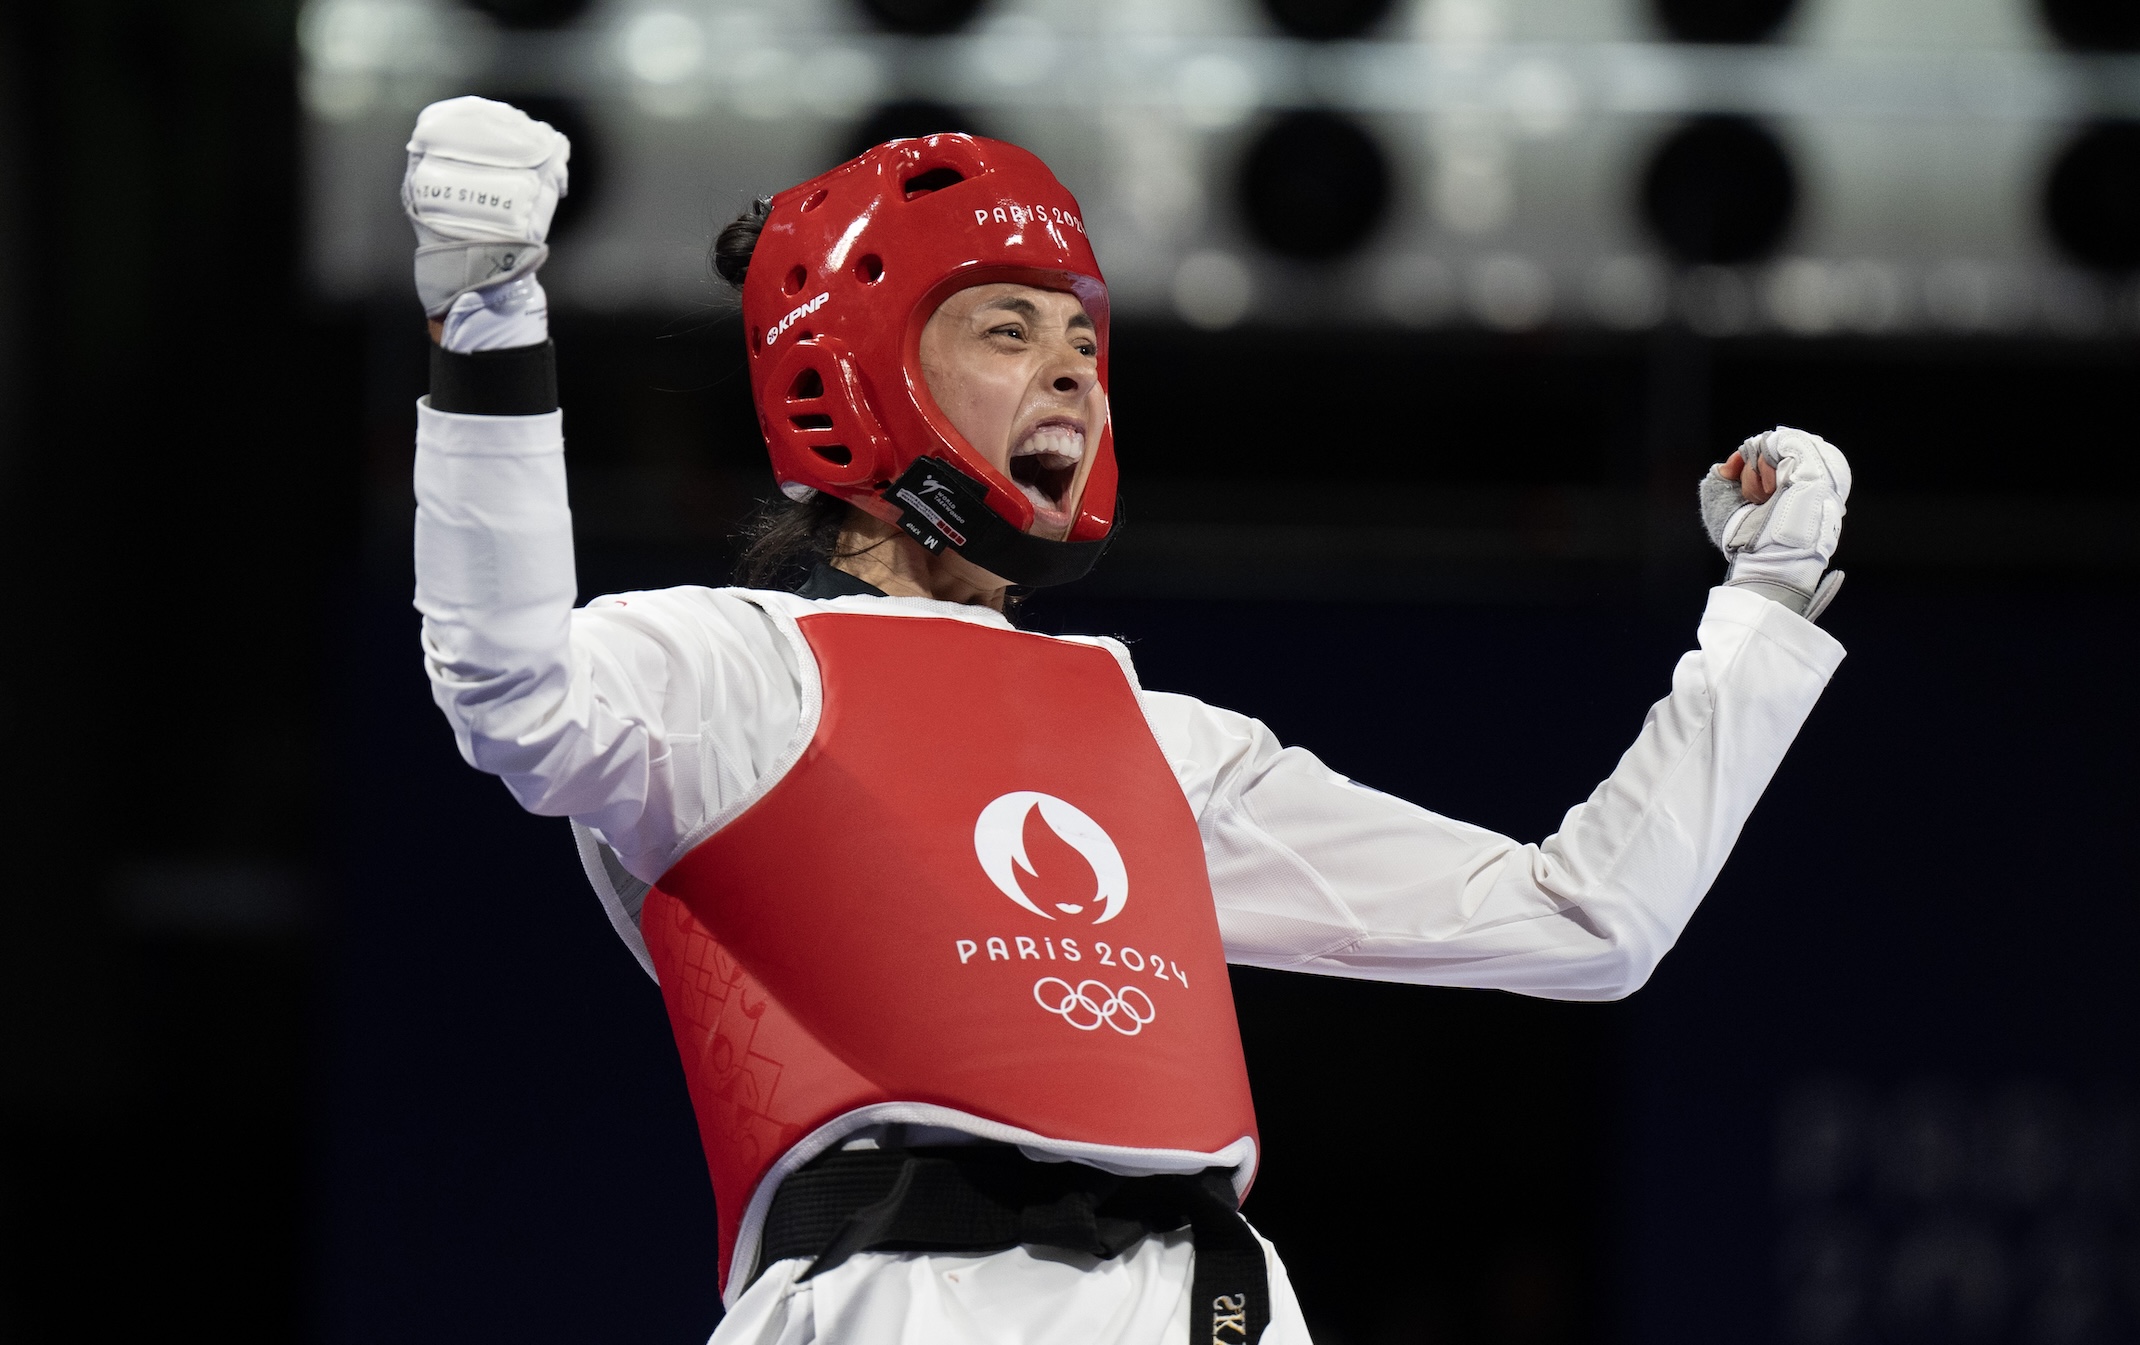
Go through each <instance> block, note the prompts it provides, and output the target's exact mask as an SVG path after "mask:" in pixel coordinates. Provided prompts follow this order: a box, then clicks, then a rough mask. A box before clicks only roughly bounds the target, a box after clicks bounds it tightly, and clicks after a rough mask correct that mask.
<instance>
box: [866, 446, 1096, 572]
mask: <svg viewBox="0 0 2140 1345" xmlns="http://www.w3.org/2000/svg"><path fill="white" fill-rule="evenodd" d="M884 498H885V499H886V500H888V501H890V502H891V503H892V504H895V505H897V506H898V507H899V511H900V512H899V526H900V527H901V528H902V529H904V530H905V532H906V533H907V535H908V536H910V537H912V538H913V539H914V540H915V541H917V542H920V543H921V544H922V546H924V547H925V548H927V549H928V550H929V551H930V552H931V553H932V554H933V553H935V552H938V551H941V550H943V549H944V548H945V547H947V546H948V547H950V548H951V549H952V550H953V551H956V552H958V553H959V554H960V555H961V556H964V557H965V558H966V559H967V560H970V561H972V562H973V563H974V564H976V565H978V566H980V567H981V568H982V569H984V570H987V571H988V572H989V573H991V574H997V575H1001V576H1003V577H1004V578H1005V579H1008V580H1010V581H1011V582H1012V583H1013V584H1022V585H1025V586H1027V587H1032V588H1041V587H1045V586H1047V585H1050V584H1067V583H1069V582H1070V581H1071V580H1073V579H1082V578H1084V577H1085V576H1086V575H1087V574H1088V573H1090V572H1091V570H1092V567H1093V565H1094V563H1096V562H1097V561H1098V560H1099V559H1100V553H1101V552H1102V551H1105V550H1106V549H1107V544H1108V543H1109V542H1111V541H1113V540H1114V536H1115V530H1116V527H1119V526H1120V522H1119V516H1118V519H1117V523H1116V525H1115V526H1114V527H1110V528H1109V529H1108V530H1107V535H1106V536H1105V537H1100V538H1096V539H1094V540H1093V541H1089V542H1057V541H1051V540H1049V539H1048V538H1045V537H1035V536H1033V535H1032V534H1031V533H1029V532H1023V531H1021V530H1019V529H1018V528H1015V527H1013V526H1011V522H1010V520H1009V519H1006V518H1004V517H1003V515H1001V514H999V513H997V512H996V511H995V510H993V509H991V508H989V507H988V488H987V487H986V486H984V485H982V484H981V483H980V482H978V481H976V480H974V479H973V478H972V477H970V476H968V475H966V474H965V473H964V472H962V471H960V470H958V469H957V468H956V467H953V466H951V465H950V464H949V463H947V462H945V461H943V460H942V459H941V458H916V459H915V460H914V463H913V465H912V466H910V467H908V468H907V469H906V471H905V473H904V474H902V475H901V476H900V478H899V479H898V480H897V481H894V482H893V483H892V487H891V489H890V490H887V491H885V492H884Z"/></svg>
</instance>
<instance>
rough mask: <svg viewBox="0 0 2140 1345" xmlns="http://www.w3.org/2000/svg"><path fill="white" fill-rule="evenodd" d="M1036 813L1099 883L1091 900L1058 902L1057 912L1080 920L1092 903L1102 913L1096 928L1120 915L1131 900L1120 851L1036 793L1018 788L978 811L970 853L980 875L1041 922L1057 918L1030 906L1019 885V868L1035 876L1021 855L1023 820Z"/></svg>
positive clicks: (1081, 817) (1064, 806)
mask: <svg viewBox="0 0 2140 1345" xmlns="http://www.w3.org/2000/svg"><path fill="white" fill-rule="evenodd" d="M1035 808H1038V809H1040V820H1041V821H1042V822H1044V823H1046V824H1047V826H1048V828H1049V830H1051V831H1053V832H1054V833H1055V834H1056V835H1057V836H1059V837H1061V838H1062V840H1063V842H1064V843H1065V844H1066V845H1068V846H1069V847H1070V848H1071V849H1073V850H1075V851H1077V852H1078V853H1079V854H1080V855H1083V856H1084V857H1085V862H1086V863H1087V864H1090V865H1091V866H1092V872H1093V875H1094V876H1095V877H1097V878H1098V879H1099V886H1098V888H1097V890H1095V891H1094V892H1093V894H1092V898H1091V901H1085V902H1067V901H1058V902H1056V903H1054V905H1055V909H1056V910H1058V911H1061V912H1062V913H1063V914H1064V915H1082V914H1084V911H1085V908H1086V907H1087V906H1089V905H1091V904H1092V902H1095V901H1096V902H1100V903H1102V904H1104V906H1105V908H1106V909H1104V910H1102V911H1101V912H1100V914H1099V915H1097V916H1095V917H1094V918H1093V921H1092V923H1094V924H1095V925H1104V924H1106V923H1107V922H1108V921H1110V920H1112V919H1114V918H1115V917H1116V916H1118V915H1120V914H1122V907H1123V905H1124V904H1125V903H1126V902H1128V901H1129V870H1128V869H1126V868H1124V867H1123V866H1122V852H1121V851H1120V850H1117V849H1116V848H1115V843H1114V841H1113V840H1112V839H1111V838H1110V837H1109V836H1108V834H1107V833H1106V832H1105V831H1103V830H1101V829H1100V824H1099V823H1097V822H1095V821H1093V820H1092V819H1091V818H1089V817H1087V816H1086V815H1085V814H1084V812H1083V811H1081V810H1080V809H1078V808H1077V807H1076V806H1075V805H1072V804H1068V803H1065V802H1063V801H1062V800H1061V799H1059V798H1056V797H1055V796H1054V795H1053V794H1036V793H1034V792H1033V791H1031V790H1024V789H1021V790H1019V791H1017V792H1016V793H1013V794H1005V795H1004V796H1003V797H1002V798H999V799H997V800H995V801H994V802H993V803H991V804H989V805H988V806H987V807H986V808H983V809H982V810H981V816H980V818H979V820H977V821H976V822H975V823H974V824H973V852H974V854H976V855H977V856H979V857H980V860H981V871H982V872H983V873H986V874H987V875H988V881H990V882H992V883H994V884H995V885H996V887H997V890H999V891H1001V892H1002V893H1003V895H1004V896H1006V897H1009V898H1010V899H1011V900H1012V901H1015V902H1017V903H1018V904H1019V905H1020V906H1023V907H1025V908H1026V909H1027V910H1029V911H1031V912H1032V913H1033V914H1035V915H1037V916H1039V917H1040V918H1041V919H1043V920H1053V919H1054V918H1055V917H1054V916H1052V915H1050V914H1048V913H1047V912H1046V911H1043V910H1042V909H1040V907H1039V906H1038V905H1036V904H1034V901H1033V899H1032V898H1031V897H1028V896H1027V895H1026V894H1025V889H1024V888H1022V887H1020V886H1019V885H1018V872H1019V870H1021V869H1023V870H1024V871H1025V873H1026V874H1027V876H1029V877H1032V876H1037V875H1035V874H1034V871H1033V864H1032V861H1031V860H1029V859H1027V858H1026V853H1025V822H1026V817H1027V815H1028V814H1030V813H1031V812H1032V811H1033V810H1034V809H1035Z"/></svg>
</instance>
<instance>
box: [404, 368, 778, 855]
mask: <svg viewBox="0 0 2140 1345" xmlns="http://www.w3.org/2000/svg"><path fill="white" fill-rule="evenodd" d="M417 417H418V419H417V434H416V606H417V609H418V610H419V611H420V612H422V613H423V648H424V666H425V668H426V670H427V671H428V672H429V674H430V677H431V690H432V696H433V698H434V699H435V700H436V701H437V702H438V705H439V708H440V709H441V710H443V711H445V713H446V718H447V719H448V720H449V721H450V722H451V723H452V725H453V731H454V736H455V738H456V740H457V741H458V742H459V744H460V749H461V755H462V756H463V757H464V758H466V759H467V761H468V763H469V764H470V765H472V766H475V767H477V768H478V769H480V770H484V771H488V772H490V773H491V774H493V775H496V776H498V777H499V778H500V779H502V780H503V781H504V782H505V785H506V787H507V788H508V789H510V790H511V791H512V793H513V796H514V797H515V798H517V799H518V800H519V801H520V803H521V806H522V807H525V808H527V809H528V810H529V811H530V812H535V813H542V814H546V815H550V816H569V817H571V818H573V819H574V820H575V821H577V822H580V823H582V824H583V825H585V826H588V827H590V828H592V829H593V830H594V831H595V832H596V833H598V834H599V836H600V837H601V839H602V840H603V841H605V842H606V843H607V844H608V845H609V846H610V847H611V848H612V849H613V850H614V851H615V852H616V854H617V858H618V860H619V862H620V863H621V864H622V865H623V866H624V868H625V869H626V870H627V871H628V872H630V873H631V874H632V875H633V876H635V877H638V878H640V879H643V880H645V881H648V882H652V881H653V880H655V879H657V878H659V877H660V876H661V875H662V873H663V872H665V871H666V870H667V868H668V867H669V865H670V864H672V863H674V862H675V860H676V859H677V858H679V857H680V856H681V854H682V853H683V851H684V850H685V849H687V848H688V847H689V845H690V844H692V843H695V841H696V840H697V833H698V832H699V831H701V830H702V829H703V828H704V827H705V826H706V825H707V824H708V823H709V822H710V821H711V820H712V819H714V818H716V817H717V816H718V815H719V814H721V813H722V811H723V810H724V809H726V808H727V807H728V806H729V805H730V804H732V803H734V802H735V801H737V800H739V799H741V798H743V797H744V796H745V795H746V794H747V793H748V792H749V790H750V789H751V787H752V786H753V785H754V784H755V783H756V782H757V781H758V780H759V779H760V778H762V777H764V776H765V775H766V774H767V773H768V772H769V771H771V770H772V769H773V768H774V767H775V766H776V764H777V762H778V760H779V759H780V758H781V756H782V755H783V753H784V752H786V751H787V749H788V748H789V747H790V746H791V743H792V740H793V739H794V737H795V736H796V733H797V731H798V725H799V723H800V716H801V708H800V687H799V677H798V673H797V665H796V652H795V650H794V649H793V647H792V644H791V641H790V639H789V638H788V636H787V635H786V634H785V633H784V631H783V629H782V628H781V627H780V626H778V625H777V624H776V623H775V622H774V621H773V620H772V619H771V618H770V617H769V616H768V615H767V614H766V613H765V612H764V611H763V610H761V609H760V608H759V607H757V606H756V605H755V604H753V603H751V602H749V601H748V600H746V599H744V598H743V597H741V596H739V595H738V594H736V593H735V592H734V591H722V590H714V589H705V588H677V589H665V590H661V591H659V592H651V593H628V594H620V595H616V596H612V597H607V598H601V599H598V600H596V601H595V602H594V603H592V604H590V605H589V606H588V607H586V608H584V609H582V610H579V611H575V610H573V602H574V600H575V597H576V593H577V586H576V583H575V578H574V573H573V557H572V514H571V510H570V509H569V508H568V507H567V504H566V499H565V458H564V419H563V413H562V412H555V411H553V412H551V413H550V414H548V415H541V416H466V415H455V414H451V413H447V412H440V411H434V410H432V409H431V408H430V406H429V405H428V404H425V403H419V404H418V410H417Z"/></svg>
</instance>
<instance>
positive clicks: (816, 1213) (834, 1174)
mask: <svg viewBox="0 0 2140 1345" xmlns="http://www.w3.org/2000/svg"><path fill="white" fill-rule="evenodd" d="M1184 1227H1186V1228H1187V1229H1189V1231H1190V1235H1191V1237H1192V1238H1193V1239H1194V1240H1195V1245H1196V1262H1195V1264H1196V1269H1195V1273H1194V1275H1193V1277H1192V1279H1191V1283H1190V1313H1189V1340H1190V1342H1191V1345H1255V1342H1256V1341H1257V1340H1259V1339H1260V1338H1261V1337H1262V1335H1263V1328H1264V1327H1266V1326H1268V1325H1269V1324H1270V1320H1271V1286H1270V1272H1269V1269H1268V1268H1267V1266H1266V1265H1265V1263H1264V1259H1263V1246H1262V1244H1261V1243H1259V1242H1257V1241H1256V1235H1255V1234H1254V1233H1253V1232H1251V1231H1250V1230H1249V1227H1248V1224H1247V1223H1246V1222H1245V1221H1244V1220H1243V1219H1242V1218H1241V1214H1240V1211H1239V1209H1238V1208H1237V1207H1236V1204H1235V1199H1234V1190H1233V1183H1232V1181H1231V1180H1229V1178H1228V1175H1227V1171H1226V1169H1224V1168H1206V1169H1204V1170H1203V1171H1202V1172H1200V1173H1197V1174H1196V1175H1194V1176H1186V1175H1185V1176H1159V1177H1119V1176H1116V1175H1115V1174H1113V1173H1111V1172H1102V1171H1100V1170H1099V1169H1098V1168H1092V1167H1086V1166H1085V1165H1084V1164H1082V1163H1038V1162H1035V1161H1033V1160H1032V1159H1030V1158H1027V1157H1026V1156H1025V1155H1024V1154H1021V1153H1019V1152H1018V1150H1016V1149H1014V1148H1011V1147H1009V1146H1007V1145H994V1144H985V1145H984V1144H977V1145H954V1146H947V1147H940V1148H937V1147H931V1148H912V1149H899V1148H891V1149H863V1150H838V1149H836V1150H834V1151H832V1152H830V1153H827V1154H825V1155H823V1156H822V1157H820V1158H817V1159H815V1160H813V1161H812V1162H810V1163H809V1164H808V1165H806V1166H805V1167H803V1168H801V1169H799V1170H798V1171H796V1172H795V1173H794V1174H793V1175H792V1176H790V1177H789V1178H788V1179H787V1180H786V1181H784V1182H782V1183H781V1184H780V1190H779V1191H778V1192H777V1193H776V1194H775V1195H774V1196H773V1207H772V1209H771V1210H769V1211H768V1212H767V1214H766V1221H765V1233H764V1235H763V1240H762V1242H761V1248H760V1253H759V1256H758V1267H759V1271H760V1272H761V1273H762V1272H763V1271H764V1268H765V1267H767V1266H769V1265H771V1264H772V1263H773V1262H775V1261H785V1260H788V1259H790V1258H792V1257H810V1258H812V1263H811V1266H810V1269H809V1270H808V1271H806V1272H804V1274H803V1275H802V1277H801V1278H802V1279H805V1280H807V1279H809V1278H810V1277H811V1276H814V1275H819V1274H822V1273H824V1272H825V1271H828V1270H830V1269H832V1268H833V1267H834V1266H836V1265H839V1264H840V1263H841V1262H843V1261H845V1260H846V1259H847V1258H848V1257H850V1256H853V1255H854V1254H855V1253H856V1252H869V1251H929V1252H989V1251H1003V1250H1006V1249H1008V1248H1011V1247H1018V1246H1034V1247H1059V1248H1062V1249H1064V1250H1067V1251H1073V1252H1083V1253H1085V1254H1087V1255H1090V1256H1095V1257H1098V1258H1099V1259H1101V1260H1103V1261H1104V1260H1108V1259H1111V1258H1113V1257H1115V1256H1118V1255H1120V1254H1121V1253H1123V1252H1125V1251H1128V1250H1129V1249H1130V1248H1131V1247H1132V1246H1134V1245H1136V1243H1137V1242H1139V1241H1140V1240H1142V1239H1143V1238H1144V1237H1145V1236H1146V1235H1147V1234H1151V1233H1171V1232H1173V1231H1174V1230H1176V1229H1179V1228H1184Z"/></svg>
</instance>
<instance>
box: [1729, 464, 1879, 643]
mask: <svg viewBox="0 0 2140 1345" xmlns="http://www.w3.org/2000/svg"><path fill="white" fill-rule="evenodd" d="M1739 458H1740V460H1741V461H1742V462H1744V463H1745V467H1744V469H1743V470H1744V471H1746V472H1752V471H1755V470H1756V469H1757V464H1759V463H1761V462H1763V461H1766V462H1767V463H1768V464H1769V465H1770V466H1772V467H1774V468H1775V469H1776V493H1775V494H1774V495H1772V496H1770V497H1769V498H1768V500H1767V501H1766V502H1765V503H1762V504H1752V503H1749V502H1748V501H1747V500H1746V499H1745V498H1744V496H1742V495H1741V493H1740V490H1739V483H1738V482H1737V481H1731V480H1727V479H1725V478H1724V477H1723V476H1722V475H1721V474H1720V473H1719V471H1718V469H1717V468H1711V469H1710V470H1709V471H1708V473H1707V474H1706V475H1704V476H1703V477H1702V486H1701V501H1702V523H1703V526H1705V527H1706V528H1707V529H1708V530H1709V540H1711V541H1713V542H1715V543H1716V544H1717V547H1718V548H1719V549H1720V550H1722V551H1723V553H1724V555H1725V558H1726V559H1727V560H1729V561H1730V563H1731V564H1730V568H1729V570H1728V571H1727V572H1726V574H1725V576H1724V582H1725V583H1727V584H1733V585H1736V586H1739V587H1741V588H1750V589H1752V590H1754V591H1755V592H1757V593H1759V594H1761V595H1762V596H1763V597H1767V598H1772V599H1774V600H1775V601H1777V602H1780V603H1782V604H1783V605H1784V606H1785V607H1788V608H1790V609H1791V610H1792V611H1794V612H1797V613H1799V614H1800V615H1801V616H1803V617H1805V618H1806V619H1807V620H1808V621H1811V620H1813V619H1814V618H1815V617H1818V616H1819V615H1820V614H1821V612H1822V611H1824V610H1825V609H1826V608H1827V606H1828V604H1829V603H1830V602H1832V601H1833V600H1834V598H1835V593H1836V590H1837V589H1839V588H1841V587H1842V586H1843V572H1842V571H1841V570H1837V571H1836V572H1835V573H1834V574H1828V573H1827V569H1828V562H1829V560H1830V559H1831V558H1833V557H1834V555H1835V548H1836V544H1837V543H1838V542H1840V541H1841V540H1842V538H1843V514H1844V513H1845V508H1844V504H1845V502H1846V501H1847V500H1849V498H1850V463H1849V461H1848V460H1847V459H1846V458H1844V457H1843V454H1842V452H1841V451H1840V450H1839V449H1837V448H1836V447H1835V446H1834V445H1833V444H1830V443H1829V442H1828V441H1827V440H1825V439H1822V438H1820V437H1819V436H1818V435H1812V434H1807V433H1806V432H1805V431H1804V430H1793V429H1787V428H1785V427H1782V426H1778V427H1777V428H1775V429H1773V430H1770V431H1769V432H1768V433H1766V434H1757V435H1755V436H1754V437H1753V438H1751V439H1749V440H1747V441H1746V442H1745V443H1743V444H1741V445H1739ZM1719 466H1721V464H1719Z"/></svg>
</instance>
